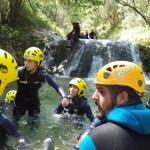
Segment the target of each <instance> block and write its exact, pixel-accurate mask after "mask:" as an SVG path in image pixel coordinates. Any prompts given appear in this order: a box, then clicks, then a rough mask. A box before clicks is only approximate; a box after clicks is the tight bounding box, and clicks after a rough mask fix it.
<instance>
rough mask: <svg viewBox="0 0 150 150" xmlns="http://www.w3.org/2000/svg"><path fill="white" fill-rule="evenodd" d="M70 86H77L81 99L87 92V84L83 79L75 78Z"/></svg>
mask: <svg viewBox="0 0 150 150" xmlns="http://www.w3.org/2000/svg"><path fill="white" fill-rule="evenodd" d="M69 85H75V86H76V87H77V88H78V89H79V91H78V96H79V97H81V96H83V95H84V93H85V92H86V83H85V81H84V80H83V79H81V78H74V79H72V80H71V81H70V82H69Z"/></svg>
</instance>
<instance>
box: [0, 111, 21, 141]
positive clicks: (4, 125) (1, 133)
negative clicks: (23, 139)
mask: <svg viewBox="0 0 150 150" xmlns="http://www.w3.org/2000/svg"><path fill="white" fill-rule="evenodd" d="M6 134H8V135H10V136H14V137H15V138H18V137H19V136H20V134H19V133H18V131H17V129H16V128H15V126H14V125H13V123H12V122H11V121H10V119H9V118H8V117H7V116H5V115H4V114H2V113H1V112H0V141H1V138H4V137H5V136H6Z"/></svg>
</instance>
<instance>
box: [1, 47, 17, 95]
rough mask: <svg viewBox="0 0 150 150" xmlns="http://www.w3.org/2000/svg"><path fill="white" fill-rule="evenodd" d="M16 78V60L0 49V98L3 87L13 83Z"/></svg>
mask: <svg viewBox="0 0 150 150" xmlns="http://www.w3.org/2000/svg"><path fill="white" fill-rule="evenodd" d="M17 76H18V65H17V62H16V60H15V59H14V57H13V56H12V55H10V54H9V53H8V52H6V51H4V50H2V49H0V96H1V95H2V94H3V92H4V90H5V87H6V86H7V85H8V84H9V83H11V82H13V81H15V80H16V79H17Z"/></svg>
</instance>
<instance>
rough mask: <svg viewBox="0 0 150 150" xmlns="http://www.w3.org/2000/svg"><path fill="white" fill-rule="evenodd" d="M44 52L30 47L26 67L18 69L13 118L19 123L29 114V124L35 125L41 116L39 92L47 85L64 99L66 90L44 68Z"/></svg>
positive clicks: (26, 55) (25, 58)
mask: <svg viewBox="0 0 150 150" xmlns="http://www.w3.org/2000/svg"><path fill="white" fill-rule="evenodd" d="M42 62H43V52H42V51H41V50H40V49H39V48H37V47H30V48H28V49H27V50H26V51H25V52H24V66H21V67H19V68H18V79H17V85H18V88H17V94H16V97H15V104H14V111H13V118H14V120H15V121H19V120H20V119H21V117H22V116H23V115H24V114H25V113H26V111H27V112H28V116H29V123H34V122H35V121H36V120H37V118H38V117H39V114H40V99H39V95H38V90H39V89H40V87H41V86H42V84H43V83H45V82H46V81H47V83H48V84H49V85H50V86H51V87H52V88H54V89H55V90H56V92H57V93H58V94H59V95H60V96H61V97H62V99H63V98H64V99H65V98H66V93H65V91H64V89H63V88H62V87H61V86H60V85H58V84H57V83H56V82H55V81H54V80H53V79H52V78H51V76H50V75H49V74H48V73H47V71H46V70H45V69H44V68H43V67H42Z"/></svg>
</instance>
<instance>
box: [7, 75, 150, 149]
mask: <svg viewBox="0 0 150 150" xmlns="http://www.w3.org/2000/svg"><path fill="white" fill-rule="evenodd" d="M54 80H55V81H57V83H58V84H59V85H61V86H62V87H63V88H64V89H65V90H66V91H68V83H69V81H70V80H71V78H56V77H55V78H54ZM93 80H94V79H85V81H86V82H87V92H86V94H85V96H86V97H87V98H88V102H89V104H90V105H91V108H92V111H93V114H95V108H96V106H95V104H94V102H93V101H92V99H91V96H92V94H93V93H94V91H95V86H94V83H93ZM10 89H16V85H15V84H12V85H10V86H9V87H8V89H7V91H8V90H10ZM146 89H147V90H146V94H145V96H144V97H143V101H146V100H147V99H148V98H149V87H148V86H147V87H146ZM7 91H6V92H7ZM39 95H40V99H41V114H40V117H39V120H38V121H37V123H36V124H35V125H28V124H27V119H28V116H27V114H26V115H25V116H24V117H23V118H22V119H21V120H20V121H19V123H18V124H17V125H16V127H17V129H18V130H19V132H20V133H21V134H22V135H24V136H25V137H27V139H28V140H29V142H30V144H31V148H30V150H42V144H43V141H44V139H45V138H47V137H49V136H52V137H53V138H54V141H55V146H56V148H55V150H70V149H71V148H72V147H73V146H74V144H75V142H76V138H77V136H78V134H79V133H81V132H82V131H83V130H84V129H85V128H86V127H87V126H88V125H89V124H90V122H89V120H88V119H87V118H86V119H85V120H84V123H83V126H82V127H80V126H77V124H76V123H74V122H75V120H74V121H73V120H69V119H68V120H64V119H62V118H54V117H52V113H53V111H54V110H55V108H56V107H57V106H58V104H59V102H60V100H61V98H60V96H59V95H58V94H57V93H56V91H55V90H54V89H53V88H52V87H51V86H49V85H48V84H47V83H46V84H44V85H43V86H42V88H41V89H40V91H39ZM7 145H8V146H11V147H12V148H13V149H15V140H14V138H13V137H8V141H7Z"/></svg>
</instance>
